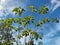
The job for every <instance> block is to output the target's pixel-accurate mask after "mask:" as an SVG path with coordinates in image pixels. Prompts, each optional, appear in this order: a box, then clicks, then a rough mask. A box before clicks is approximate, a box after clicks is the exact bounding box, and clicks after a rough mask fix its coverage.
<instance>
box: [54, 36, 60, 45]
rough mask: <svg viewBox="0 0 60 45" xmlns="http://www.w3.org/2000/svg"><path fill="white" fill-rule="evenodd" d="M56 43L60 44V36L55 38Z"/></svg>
mask: <svg viewBox="0 0 60 45" xmlns="http://www.w3.org/2000/svg"><path fill="white" fill-rule="evenodd" d="M55 43H56V45H60V37H57V39H56V40H55Z"/></svg>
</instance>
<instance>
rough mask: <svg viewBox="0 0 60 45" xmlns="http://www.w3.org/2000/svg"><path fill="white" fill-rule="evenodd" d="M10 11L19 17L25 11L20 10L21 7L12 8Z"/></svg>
mask: <svg viewBox="0 0 60 45" xmlns="http://www.w3.org/2000/svg"><path fill="white" fill-rule="evenodd" d="M12 11H13V12H14V13H15V14H18V15H19V16H21V14H22V13H23V12H25V10H24V9H23V8H21V7H17V8H14V9H13V10H12Z"/></svg>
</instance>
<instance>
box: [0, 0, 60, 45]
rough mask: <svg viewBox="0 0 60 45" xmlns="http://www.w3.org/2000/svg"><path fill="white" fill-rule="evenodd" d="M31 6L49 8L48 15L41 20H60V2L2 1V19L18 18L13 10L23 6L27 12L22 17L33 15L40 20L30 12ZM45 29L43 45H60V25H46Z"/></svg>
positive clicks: (49, 0)
mask: <svg viewBox="0 0 60 45" xmlns="http://www.w3.org/2000/svg"><path fill="white" fill-rule="evenodd" d="M30 5H33V6H35V7H36V8H37V9H38V8H40V7H41V6H43V5H47V7H48V8H49V12H48V14H46V15H42V16H41V17H40V18H45V17H49V18H50V19H51V18H52V17H57V18H58V19H60V16H59V15H60V10H59V9H60V0H0V19H5V18H9V17H16V16H15V14H14V13H12V9H13V8H15V7H18V6H21V7H22V8H24V9H25V10H26V12H25V13H24V14H23V16H22V17H24V16H27V15H29V14H31V15H33V16H34V17H35V19H36V20H38V18H39V16H37V15H38V14H34V13H31V12H28V11H29V9H28V6H30ZM27 12H28V13H27ZM36 20H35V21H36ZM32 28H33V27H32ZM43 28H44V29H43V33H44V37H43V45H60V23H50V24H45V25H44V26H43Z"/></svg>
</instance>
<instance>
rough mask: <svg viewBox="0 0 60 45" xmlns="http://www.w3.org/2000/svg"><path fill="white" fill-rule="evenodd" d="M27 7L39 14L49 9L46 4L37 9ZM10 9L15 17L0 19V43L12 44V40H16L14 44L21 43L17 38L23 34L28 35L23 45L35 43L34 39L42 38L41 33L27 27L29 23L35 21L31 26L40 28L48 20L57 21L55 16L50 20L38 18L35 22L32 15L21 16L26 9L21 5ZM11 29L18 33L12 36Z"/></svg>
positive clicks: (0, 44)
mask: <svg viewBox="0 0 60 45" xmlns="http://www.w3.org/2000/svg"><path fill="white" fill-rule="evenodd" d="M29 9H31V12H33V13H37V12H38V14H39V15H41V14H47V13H48V11H49V9H48V8H47V7H46V5H44V6H42V7H41V8H40V9H39V10H38V11H37V9H36V8H35V7H34V6H29ZM12 11H13V12H14V13H15V15H17V17H16V18H8V19H3V20H0V40H1V41H0V45H13V42H16V45H21V44H19V39H21V38H22V37H23V36H25V38H26V37H27V36H29V37H30V40H29V41H28V43H26V41H25V44H24V45H35V44H34V39H36V40H38V39H41V40H42V39H43V33H42V32H37V31H36V30H35V29H34V30H32V29H31V28H30V27H29V25H30V24H35V23H36V24H35V25H33V26H34V27H35V28H37V27H40V28H41V25H43V24H45V23H46V22H48V23H49V22H57V23H58V22H59V20H58V19H57V18H52V20H50V19H49V18H43V20H41V21H40V19H39V20H38V21H37V22H35V18H34V16H31V15H28V16H26V17H23V18H21V15H22V13H23V12H25V11H26V10H25V9H23V8H21V7H17V8H14V9H13V10H12ZM37 16H38V15H37ZM31 22H32V23H31ZM14 23H15V24H18V26H17V27H15V26H14V25H13V24H14ZM22 29H23V30H22ZM12 30H14V31H15V32H17V33H18V34H17V36H16V37H14V38H13V35H12ZM39 31H40V30H39ZM25 40H26V39H25ZM38 45H42V42H39V44H38Z"/></svg>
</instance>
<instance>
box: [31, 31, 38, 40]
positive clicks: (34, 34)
mask: <svg viewBox="0 0 60 45" xmlns="http://www.w3.org/2000/svg"><path fill="white" fill-rule="evenodd" d="M32 35H33V36H34V38H35V39H36V40H37V39H38V38H39V34H38V33H37V32H35V31H32Z"/></svg>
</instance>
